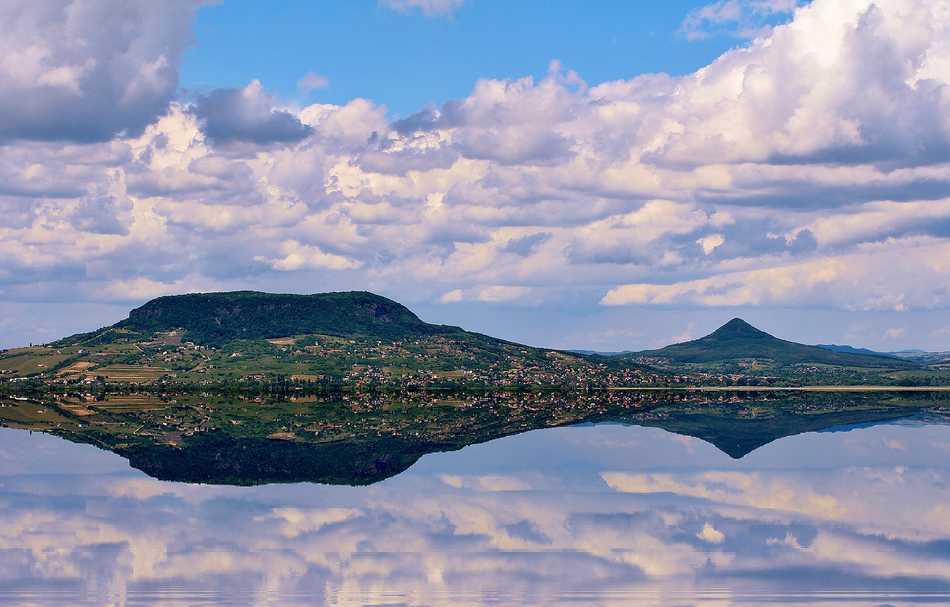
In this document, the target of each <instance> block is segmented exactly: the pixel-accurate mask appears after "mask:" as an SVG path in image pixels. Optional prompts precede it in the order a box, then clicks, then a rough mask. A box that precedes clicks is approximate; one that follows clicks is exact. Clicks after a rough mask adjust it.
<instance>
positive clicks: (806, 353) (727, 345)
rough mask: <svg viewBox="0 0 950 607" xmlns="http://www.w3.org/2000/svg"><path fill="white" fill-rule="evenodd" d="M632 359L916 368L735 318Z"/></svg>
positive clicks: (906, 363) (708, 362)
mask: <svg viewBox="0 0 950 607" xmlns="http://www.w3.org/2000/svg"><path fill="white" fill-rule="evenodd" d="M631 356H635V357H649V358H661V359H667V360H669V361H671V362H674V363H694V364H711V363H719V362H727V361H736V360H743V359H768V360H771V361H773V363H774V364H775V365H777V366H788V365H795V364H808V363H811V364H818V365H835V366H841V367H863V368H874V367H883V368H905V367H912V366H914V365H913V364H911V363H908V362H906V361H903V360H899V359H897V358H894V357H892V356H883V355H876V354H864V353H854V352H835V351H832V350H828V349H826V348H820V347H818V346H808V345H805V344H799V343H795V342H793V341H786V340H784V339H779V338H777V337H773V336H772V335H769V334H768V333H766V332H765V331H761V330H759V329H756V328H755V327H753V326H752V325H750V324H749V323H747V322H746V321H744V320H742V319H741V318H733V319H732V320H730V321H729V322H727V323H726V324H724V325H723V326H721V327H719V328H718V329H716V330H715V331H713V332H712V333H710V334H709V335H707V336H705V337H700V338H699V339H694V340H692V341H687V342H683V343H679V344H673V345H671V346H666V347H665V348H660V349H659V350H647V351H645V352H637V353H635V354H633V355H631Z"/></svg>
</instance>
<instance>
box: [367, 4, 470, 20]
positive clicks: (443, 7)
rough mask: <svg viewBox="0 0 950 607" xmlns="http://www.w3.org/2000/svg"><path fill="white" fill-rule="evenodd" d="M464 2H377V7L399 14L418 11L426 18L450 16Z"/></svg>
mask: <svg viewBox="0 0 950 607" xmlns="http://www.w3.org/2000/svg"><path fill="white" fill-rule="evenodd" d="M463 4H465V0H379V5H380V6H383V7H385V8H388V9H391V10H394V11H396V12H399V13H409V12H412V11H419V12H421V13H422V14H423V15H425V16H426V17H437V16H445V15H452V14H453V13H455V11H457V10H458V9H460V8H462V5H463Z"/></svg>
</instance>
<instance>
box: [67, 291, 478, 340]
mask: <svg viewBox="0 0 950 607" xmlns="http://www.w3.org/2000/svg"><path fill="white" fill-rule="evenodd" d="M173 330H181V331H183V333H182V338H183V339H184V340H186V341H192V342H194V343H196V344H202V345H210V346H221V345H223V344H226V343H229V342H232V341H235V340H253V339H271V338H278V337H286V336H290V335H305V334H315V333H319V334H323V335H337V336H344V337H350V336H366V337H375V338H380V339H394V338H400V337H408V336H423V335H438V334H450V333H460V332H461V329H459V328H457V327H447V326H442V325H432V324H429V323H426V322H423V321H422V320H420V319H419V317H418V316H416V315H415V314H413V313H412V312H411V311H410V310H409V309H408V308H406V307H405V306H403V305H402V304H399V303H397V302H395V301H392V300H391V299H386V298H385V297H381V296H379V295H375V294H373V293H368V292H365V291H353V292H342V293H319V294H316V295H290V294H272V293H260V292H256V291H234V292H230V293H193V294H189V295H172V296H168V297H159V298H158V299H153V300H152V301H150V302H148V303H146V304H145V305H143V306H141V307H139V308H136V309H134V310H132V311H131V312H130V313H129V317H128V318H127V319H126V320H123V321H121V322H119V323H116V324H115V325H112V326H111V327H106V328H104V329H100V330H98V331H95V332H93V333H83V334H79V335H74V336H72V337H68V338H66V339H64V340H62V342H59V343H60V344H62V345H69V344H75V343H90V342H108V341H110V340H112V339H116V336H118V335H123V334H126V335H127V334H128V333H130V332H131V333H141V334H147V335H151V334H152V333H155V332H158V331H173Z"/></svg>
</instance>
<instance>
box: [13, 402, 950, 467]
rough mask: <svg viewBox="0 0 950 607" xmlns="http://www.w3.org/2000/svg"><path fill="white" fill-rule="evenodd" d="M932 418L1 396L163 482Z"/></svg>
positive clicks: (742, 437) (829, 405) (728, 438)
mask: <svg viewBox="0 0 950 607" xmlns="http://www.w3.org/2000/svg"><path fill="white" fill-rule="evenodd" d="M924 415H926V416H927V417H928V419H929V420H930V422H931V423H942V422H940V420H944V419H950V395H948V394H946V393H944V392H942V391H934V390H927V391H923V390H917V389H915V390H907V391H896V390H889V391H886V392H876V391H875V392H869V391H863V392H843V391H841V390H832V391H828V392H821V391H813V390H796V391H776V390H771V391H769V390H729V391H720V390H716V391H712V392H704V391H683V390H680V391H675V390H674V391H671V390H664V391H653V390H649V391H645V390H639V391H628V390H624V391H610V392H601V393H583V394H567V395H565V394H562V393H547V394H533V393H493V394H482V395H475V394H471V393H448V394H446V393H423V392H419V393H413V394H402V395H390V394H379V393H377V394H343V395H336V396H327V395H324V394H309V395H308V394H299V393H298V394H294V395H289V396H288V395H282V394H279V395H271V394H259V395H256V396H252V395H242V394H238V395H235V394H217V393H212V392H204V393H187V394H175V393H160V394H154V393H151V392H145V393H139V392H131V393H118V394H113V393H99V394H77V393H72V394H65V395H58V396H57V397H55V398H48V399H44V400H39V399H24V397H19V398H18V399H9V398H8V399H0V424H2V425H4V426H8V427H12V428H20V429H28V430H37V431H41V432H47V433H50V434H55V435H57V436H61V437H63V438H66V439H68V440H70V441H73V442H79V443H89V444H93V445H96V446H98V447H100V448H103V449H106V450H109V451H113V452H115V453H117V454H119V455H121V456H122V457H124V458H126V459H128V460H129V462H130V464H131V465H132V466H133V467H135V468H137V469H139V470H142V471H143V472H145V473H146V474H148V475H150V476H152V477H154V478H157V479H161V480H170V481H179V482H193V483H203V484H224V485H257V484H268V483H296V482H316V483H324V484H341V485H368V484H373V483H377V482H379V481H381V480H384V479H387V478H390V477H392V476H395V475H398V474H400V473H402V472H404V471H405V470H407V469H409V468H410V467H411V466H413V465H414V464H415V463H416V462H417V461H418V460H419V459H420V458H421V457H422V456H423V455H425V454H427V453H434V452H447V451H455V450H458V449H461V448H463V447H466V446H468V445H474V444H479V443H485V442H488V441H492V440H495V439H498V438H502V437H506V436H512V435H517V434H521V433H524V432H528V431H531V430H536V429H541V428H551V427H560V426H570V425H575V424H581V423H587V422H614V423H619V424H624V425H632V426H645V427H657V428H661V429H664V430H667V431H669V432H673V433H676V434H679V435H681V436H690V437H696V438H699V439H701V440H703V441H706V442H707V443H710V444H712V445H714V446H715V447H716V448H718V449H719V450H720V451H722V452H724V453H726V454H728V455H729V456H730V457H732V458H734V459H740V458H742V457H745V456H746V455H748V454H749V453H751V452H753V451H755V450H756V449H758V448H760V447H762V446H764V445H767V444H769V443H771V442H774V441H776V440H779V439H782V438H784V437H787V436H792V435H796V434H801V433H803V432H813V431H821V430H826V429H831V428H846V427H849V426H860V425H868V424H875V423H884V422H890V421H894V420H899V419H914V418H919V417H920V416H924Z"/></svg>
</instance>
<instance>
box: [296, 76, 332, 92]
mask: <svg viewBox="0 0 950 607" xmlns="http://www.w3.org/2000/svg"><path fill="white" fill-rule="evenodd" d="M328 86H330V79H329V78H327V77H326V76H321V75H320V74H317V73H316V72H307V73H306V74H304V75H303V76H302V77H301V78H300V80H298V81H297V90H299V91H300V92H301V93H312V92H313V91H318V90H320V89H325V88H327V87H328Z"/></svg>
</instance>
